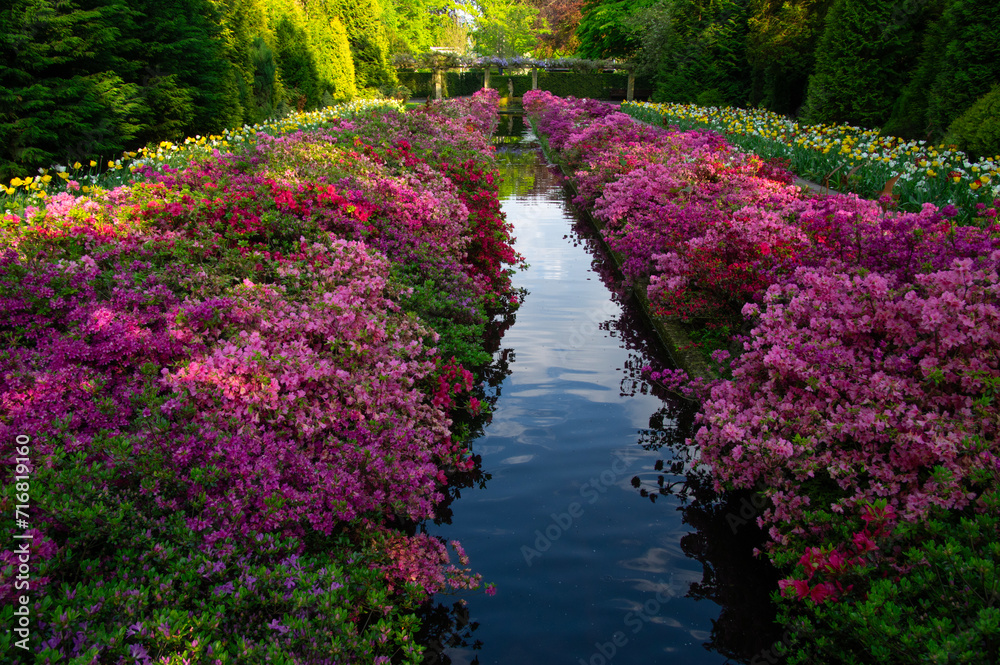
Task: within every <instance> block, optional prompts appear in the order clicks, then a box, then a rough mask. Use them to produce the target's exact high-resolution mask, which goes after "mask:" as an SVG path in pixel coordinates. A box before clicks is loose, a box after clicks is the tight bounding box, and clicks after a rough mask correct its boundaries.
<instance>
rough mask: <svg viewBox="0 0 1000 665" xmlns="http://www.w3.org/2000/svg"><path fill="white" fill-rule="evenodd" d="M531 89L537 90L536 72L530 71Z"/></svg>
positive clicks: (535, 70)
mask: <svg viewBox="0 0 1000 665" xmlns="http://www.w3.org/2000/svg"><path fill="white" fill-rule="evenodd" d="M531 89H532V90H538V70H537V69H532V70H531Z"/></svg>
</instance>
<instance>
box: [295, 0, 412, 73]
mask: <svg viewBox="0 0 1000 665" xmlns="http://www.w3.org/2000/svg"><path fill="white" fill-rule="evenodd" d="M310 1H311V2H312V1H315V0H310ZM329 7H330V10H331V12H330V13H332V14H336V15H337V16H338V17H339V18H340V20H341V22H343V24H344V27H345V28H347V39H348V41H349V42H350V44H351V55H352V57H353V59H354V76H355V81H356V82H357V86H358V88H359V89H360V88H379V87H381V86H384V85H395V84H396V83H397V82H398V79H397V78H396V70H395V69H394V68H393V67H392V64H391V63H390V61H389V38H388V36H387V35H386V32H385V24H384V23H383V22H382V6H381V5H380V4H379V0H329Z"/></svg>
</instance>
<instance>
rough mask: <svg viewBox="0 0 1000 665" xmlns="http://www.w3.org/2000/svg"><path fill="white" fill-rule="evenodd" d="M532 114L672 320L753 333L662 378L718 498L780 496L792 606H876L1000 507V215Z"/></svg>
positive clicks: (708, 142)
mask: <svg viewBox="0 0 1000 665" xmlns="http://www.w3.org/2000/svg"><path fill="white" fill-rule="evenodd" d="M524 103H525V107H526V109H527V111H528V113H529V114H530V115H531V116H532V118H533V121H534V122H535V123H536V126H537V127H538V129H539V131H540V132H541V133H542V134H544V135H545V137H546V138H547V141H548V146H549V148H550V149H551V150H552V152H553V154H554V155H555V156H556V158H557V159H560V160H562V162H563V164H564V165H565V166H566V167H567V168H569V169H570V170H571V171H572V179H573V181H574V183H575V184H576V186H577V188H578V191H579V192H580V196H579V197H578V202H579V203H580V204H582V205H585V206H588V207H589V208H590V209H591V211H592V213H593V215H594V217H595V218H596V219H597V220H598V222H599V223H600V224H602V225H603V226H604V228H603V231H602V233H603V235H604V237H605V239H606V240H607V242H608V245H609V246H610V247H611V249H612V250H613V251H614V252H615V253H616V254H617V255H618V257H619V259H620V260H621V263H622V270H623V272H624V274H625V277H626V279H627V280H628V281H629V282H630V283H632V284H633V285H636V286H637V287H639V288H645V289H646V290H647V294H648V295H649V299H650V301H651V303H652V304H653V307H654V308H655V310H656V313H658V314H660V315H664V316H677V317H680V318H681V319H682V320H686V321H691V322H699V323H701V324H702V325H708V326H711V325H718V324H719V322H725V323H728V325H729V326H730V327H731V329H740V328H741V327H742V328H743V329H744V330H746V331H748V334H747V335H745V336H744V337H742V338H740V339H739V340H738V341H739V342H741V344H740V346H742V353H739V354H737V355H736V356H735V357H729V355H730V354H729V353H728V352H727V351H724V350H719V351H717V352H716V353H715V354H713V358H714V359H715V360H716V361H717V362H718V363H719V366H720V367H721V368H723V369H724V371H725V375H724V376H725V378H723V379H720V380H715V381H708V380H704V379H698V380H695V381H690V380H689V379H688V377H686V376H685V375H684V373H683V372H680V371H677V370H664V371H661V372H651V373H650V378H651V379H653V380H657V381H660V382H662V383H663V384H665V385H668V386H670V387H673V388H676V389H679V390H681V391H682V392H685V393H686V394H688V395H689V396H692V397H696V398H698V399H699V400H700V401H701V402H702V408H701V413H700V414H699V416H698V419H697V422H698V426H697V429H696V432H695V434H694V436H693V438H692V439H691V440H689V444H693V445H696V446H697V448H698V449H699V450H700V453H701V458H702V460H703V461H705V462H707V463H708V464H709V465H711V467H712V469H713V473H714V478H715V483H716V488H717V489H719V490H723V489H727V488H744V489H753V490H757V491H759V492H762V493H763V494H764V495H765V496H766V497H768V499H769V505H768V507H767V508H766V509H765V510H764V511H763V512H762V514H761V515H760V516H759V518H758V523H759V524H760V525H761V526H762V527H765V528H766V529H767V532H768V534H769V536H770V544H769V547H768V551H769V553H770V555H771V557H772V560H773V561H774V562H775V563H776V564H777V565H779V566H783V567H784V566H787V568H788V570H789V572H790V573H791V575H790V577H788V578H787V579H786V580H784V581H783V582H782V583H781V588H782V590H783V591H784V592H785V593H786V595H787V596H788V597H790V598H793V599H799V600H806V599H808V600H809V601H811V604H812V606H813V607H816V606H818V605H821V604H824V603H831V602H833V601H841V602H844V603H846V604H849V603H852V602H860V601H859V599H864V598H865V597H866V594H867V593H868V590H869V589H870V588H874V587H873V584H872V580H874V579H877V578H879V577H889V578H890V580H891V579H892V577H893V576H895V577H896V578H897V579H898V576H899V575H901V574H903V573H905V572H906V570H907V569H908V568H907V567H908V566H911V567H912V565H913V563H912V561H914V560H916V561H918V562H919V560H920V557H921V556H922V555H921V554H920V553H914V552H913V551H909V553H907V554H906V555H905V557H904V551H905V548H904V547H903V546H902V545H898V546H896V547H885V548H884V549H879V548H878V547H876V546H875V545H874V543H875V541H876V540H879V539H881V540H885V539H888V538H890V537H893V538H897V537H898V538H902V537H903V536H895V535H894V530H895V529H897V527H898V528H899V529H900V533H904V532H905V533H906V534H909V535H907V536H906V538H911V539H914V540H912V542H913V543H915V544H917V545H918V546H920V545H922V543H923V541H922V538H923V536H921V535H920V534H919V533H918V531H919V528H923V525H928V524H937V523H938V522H937V520H942V519H943V520H945V521H948V520H950V521H951V522H955V521H956V520H957V519H958V516H963V515H981V516H988V515H989V514H990V513H991V512H993V511H996V510H997V509H998V508H1000V497H998V490H1000V457H998V454H1000V451H998V449H997V443H996V442H997V434H998V429H1000V418H998V415H997V414H998V413H1000V411H998V410H997V407H996V402H995V400H996V395H997V388H998V386H1000V278H998V271H1000V226H998V225H997V224H996V213H995V210H996V208H997V207H1000V201H998V202H997V203H996V205H995V206H994V208H991V209H989V210H987V209H986V207H985V206H982V207H981V210H980V215H979V217H978V218H977V219H976V220H975V221H976V225H972V226H958V225H956V224H955V223H954V222H953V217H954V216H955V212H956V211H955V209H954V208H953V207H951V206H944V207H941V208H938V207H937V206H934V205H932V204H926V205H924V207H923V209H922V210H921V211H920V212H898V211H895V210H893V209H892V208H891V205H890V202H874V201H866V200H863V199H860V198H858V197H857V196H854V195H835V196H823V197H819V196H809V195H806V194H804V193H802V192H801V191H799V189H798V188H797V187H794V186H792V185H790V184H789V183H790V182H791V178H790V176H789V174H788V173H787V172H786V171H784V170H783V169H782V168H781V167H780V165H778V164H764V163H763V162H761V160H759V159H758V158H756V157H755V156H753V155H747V154H743V153H740V152H738V151H736V150H734V149H733V148H731V147H730V146H728V145H727V144H726V142H725V140H724V139H723V138H722V137H720V136H718V135H711V134H706V133H703V132H680V131H676V129H674V130H671V129H665V128H656V127H651V126H645V125H639V124H637V123H635V122H633V121H632V120H631V119H630V118H626V117H624V116H623V115H622V114H618V113H615V112H613V111H612V110H611V107H610V106H608V107H607V108H605V109H601V110H598V111H596V112H591V111H589V110H588V109H590V108H591V107H592V106H593V105H592V104H588V105H584V104H581V103H580V102H579V101H578V100H573V99H572V98H569V99H559V98H555V97H553V96H551V95H550V94H549V93H544V92H542V93H539V92H530V93H526V94H525V98H524ZM875 507H878V508H877V510H878V511H881V512H879V518H878V519H879V520H880V521H879V527H878V529H877V530H872V529H870V528H869V526H870V525H869V524H868V523H869V522H870V521H871V520H872V519H874V518H873V517H872V515H873V514H874V513H872V511H873V510H876V508H875ZM862 523H864V526H863V525H862ZM918 527H919V528H918ZM913 534H916V535H913ZM994 535H995V536H1000V534H994ZM937 537H938V538H939V539H940V536H937ZM876 550H878V552H877V556H876V555H875V554H872V553H873V552H875V551H876ZM904 559H906V560H907V561H909V563H908V562H907V561H904ZM995 560H996V557H994V561H995ZM970 565H971V564H970ZM859 571H861V572H859ZM848 578H851V579H853V580H854V581H853V582H852V583H848V582H846V581H842V580H847V579H848ZM987 605H988V604H987ZM970 611H971V612H972V613H973V614H975V612H976V611H977V610H976V609H972V610H970ZM984 611H986V612H987V614H988V613H989V612H992V611H995V608H993V609H990V607H987V608H986V610H984ZM790 612H791V613H790V614H786V618H787V617H795V616H796V612H797V610H794V609H793V610H791V611H790ZM823 616H824V617H825V619H824V620H828V621H831V622H832V623H831V625H833V624H837V622H838V621H840V620H839V619H837V616H839V615H837V616H835V615H832V614H831V615H823ZM790 620H791V619H790ZM841 623H842V622H841ZM837 625H839V624H837ZM971 634H972V633H970V635H971ZM817 639H819V638H817ZM970 639H973V638H970ZM821 641H822V640H821ZM829 642H830V644H834V643H835V642H836V639H833V638H831V640H830V641H829ZM962 648H965V647H964V646H963V647H962ZM970 648H975V647H970ZM830 649H831V650H832V651H831V652H830V653H833V651H836V647H835V646H831V647H830ZM808 653H809V652H808V650H807V651H805V652H802V653H800V654H799V656H798V657H799V660H798V661H796V662H809V656H808ZM803 654H805V655H803Z"/></svg>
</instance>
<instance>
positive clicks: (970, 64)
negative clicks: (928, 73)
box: [927, 0, 1000, 135]
mask: <svg viewBox="0 0 1000 665" xmlns="http://www.w3.org/2000/svg"><path fill="white" fill-rule="evenodd" d="M941 21H942V23H943V24H944V29H943V32H944V33H945V34H946V35H947V41H946V42H945V43H944V45H943V46H944V48H943V49H940V50H938V51H937V53H936V55H937V61H936V63H935V64H936V65H937V67H936V69H935V76H934V81H933V83H932V84H931V87H930V90H929V91H928V99H927V120H928V123H929V124H930V126H931V128H932V129H933V131H935V133H937V134H938V135H940V134H942V133H943V132H944V130H945V128H947V127H948V126H949V125H950V124H951V123H952V122H953V121H954V120H955V119H956V118H958V117H959V116H960V115H961V114H962V113H963V112H965V111H966V110H968V109H969V107H971V106H972V105H973V103H975V102H976V100H977V99H980V98H981V97H982V96H983V95H985V94H986V93H988V92H989V91H990V88H992V87H993V86H994V85H996V84H997V83H1000V39H998V38H997V35H998V34H1000V5H998V4H997V3H996V2H993V1H992V0H951V2H949V3H948V6H947V9H945V12H944V16H943V17H942V19H941ZM928 55H930V54H928ZM931 62H934V61H931Z"/></svg>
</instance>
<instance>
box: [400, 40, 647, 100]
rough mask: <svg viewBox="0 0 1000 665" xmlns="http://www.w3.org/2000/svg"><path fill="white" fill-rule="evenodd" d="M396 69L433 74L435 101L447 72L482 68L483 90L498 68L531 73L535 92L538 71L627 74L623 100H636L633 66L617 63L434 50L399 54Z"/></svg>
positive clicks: (613, 61)
mask: <svg viewBox="0 0 1000 665" xmlns="http://www.w3.org/2000/svg"><path fill="white" fill-rule="evenodd" d="M395 64H396V66H397V67H400V68H403V69H430V70H431V71H432V72H433V73H434V76H433V81H434V97H435V99H438V100H440V99H441V98H442V89H443V83H442V76H443V74H444V72H445V71H447V70H449V69H458V68H462V69H469V68H473V67H482V68H483V72H484V73H483V87H484V88H488V87H489V86H490V72H491V70H492V68H493V67H497V68H499V70H500V72H501V73H502V72H503V70H504V69H505V68H506V69H530V70H531V89H532V90H537V89H538V71H539V70H540V69H544V70H546V71H550V72H551V71H575V72H603V71H608V70H614V71H627V72H628V87H627V89H626V93H625V98H626V99H627V100H628V101H632V100H633V99H634V97H635V63H632V62H617V61H615V60H585V59H582V58H554V59H551V60H539V59H536V58H522V57H517V58H498V57H494V56H488V57H478V56H477V57H469V56H461V55H457V54H455V53H449V52H447V51H444V50H435V51H431V52H429V53H423V54H421V55H418V56H412V55H409V54H401V55H397V56H396V57H395Z"/></svg>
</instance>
